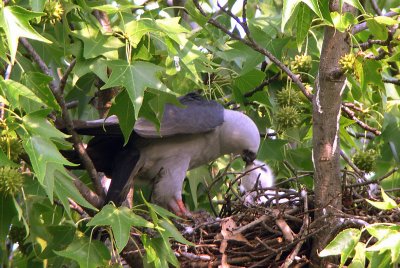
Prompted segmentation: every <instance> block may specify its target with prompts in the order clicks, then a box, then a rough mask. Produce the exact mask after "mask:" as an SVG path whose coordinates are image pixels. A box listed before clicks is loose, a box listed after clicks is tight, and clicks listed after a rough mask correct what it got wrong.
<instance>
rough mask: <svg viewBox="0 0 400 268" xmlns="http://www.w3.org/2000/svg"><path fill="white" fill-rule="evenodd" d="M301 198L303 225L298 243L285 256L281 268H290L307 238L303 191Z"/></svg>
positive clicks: (304, 191)
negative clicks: (305, 237)
mask: <svg viewBox="0 0 400 268" xmlns="http://www.w3.org/2000/svg"><path fill="white" fill-rule="evenodd" d="M301 196H302V198H303V203H304V216H303V225H302V226H301V229H300V232H299V234H298V237H299V238H300V241H299V242H298V243H297V245H296V246H295V247H294V249H293V250H292V252H291V253H290V254H289V256H287V258H286V260H285V262H284V263H283V264H282V266H281V267H285V268H286V267H290V265H291V264H292V263H293V261H294V258H295V257H296V256H297V255H298V254H299V251H300V249H301V247H302V245H303V243H304V241H305V240H303V239H302V238H303V237H304V236H307V234H308V227H309V224H310V217H309V215H308V199H307V192H306V190H305V189H303V190H301Z"/></svg>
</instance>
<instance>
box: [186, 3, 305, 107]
mask: <svg viewBox="0 0 400 268" xmlns="http://www.w3.org/2000/svg"><path fill="white" fill-rule="evenodd" d="M193 3H194V4H195V6H196V8H197V9H198V10H199V11H200V13H201V14H202V15H203V16H204V17H208V16H207V14H206V13H205V12H204V10H203V8H202V7H201V6H200V4H199V1H198V0H193ZM224 12H225V13H226V11H225V10H224ZM232 18H235V17H232ZM208 23H210V24H211V25H214V26H215V27H217V28H218V29H220V30H221V31H223V32H224V33H226V34H227V35H228V36H229V37H231V38H232V39H234V40H237V41H240V42H242V43H243V44H245V45H247V46H248V47H250V48H252V49H253V50H255V51H257V52H259V53H261V54H262V55H264V56H266V57H267V58H268V59H269V60H270V61H272V62H273V63H275V65H277V66H278V67H279V68H280V69H281V70H282V71H284V72H285V73H286V74H287V75H288V77H290V79H292V81H293V82H294V83H295V84H296V85H297V86H298V87H299V88H300V90H301V91H302V92H303V94H304V96H306V97H307V98H308V99H309V100H310V101H311V100H312V94H311V93H309V92H308V90H307V89H306V87H305V85H304V84H303V83H302V82H301V80H300V78H299V76H298V75H296V74H294V73H293V72H292V71H290V69H289V68H288V67H287V66H286V65H285V64H283V63H282V62H281V61H280V60H278V59H277V58H276V57H275V56H274V55H273V54H272V53H271V52H269V51H268V50H266V49H265V48H263V47H261V46H260V45H258V44H257V43H256V41H255V40H254V39H253V38H252V37H251V36H250V35H247V39H244V38H242V37H241V36H239V35H238V34H236V33H234V32H231V31H229V30H228V29H227V28H226V27H225V26H223V25H222V24H221V23H219V22H218V21H216V20H215V19H214V18H212V17H211V18H209V19H208ZM240 24H241V25H242V24H243V22H241V23H240ZM242 27H243V26H242ZM246 27H247V24H246Z"/></svg>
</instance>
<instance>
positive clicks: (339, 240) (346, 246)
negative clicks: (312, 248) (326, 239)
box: [318, 228, 361, 265]
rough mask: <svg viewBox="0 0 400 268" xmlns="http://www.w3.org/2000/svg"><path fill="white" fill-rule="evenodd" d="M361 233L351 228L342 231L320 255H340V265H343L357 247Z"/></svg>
mask: <svg viewBox="0 0 400 268" xmlns="http://www.w3.org/2000/svg"><path fill="white" fill-rule="evenodd" d="M360 236H361V231H360V230H358V229H354V228H349V229H346V230H343V231H341V232H340V233H339V234H338V235H337V236H336V237H335V238H334V239H333V240H332V241H331V242H330V243H329V244H328V245H327V246H326V247H325V248H324V249H323V250H322V251H321V252H320V253H319V254H318V255H319V256H320V257H327V256H332V255H339V254H340V264H341V265H343V264H344V263H345V262H346V260H347V258H348V257H349V256H350V254H351V252H352V251H353V249H354V247H355V246H356V245H357V243H358V241H359V239H360Z"/></svg>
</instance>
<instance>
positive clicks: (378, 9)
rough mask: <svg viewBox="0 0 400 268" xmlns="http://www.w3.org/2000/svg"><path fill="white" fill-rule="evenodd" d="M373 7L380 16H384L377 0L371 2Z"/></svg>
mask: <svg viewBox="0 0 400 268" xmlns="http://www.w3.org/2000/svg"><path fill="white" fill-rule="evenodd" d="M370 2H371V6H372V8H373V9H374V11H375V12H376V14H378V15H379V16H382V10H381V9H380V8H379V6H378V3H377V2H376V1H375V0H370Z"/></svg>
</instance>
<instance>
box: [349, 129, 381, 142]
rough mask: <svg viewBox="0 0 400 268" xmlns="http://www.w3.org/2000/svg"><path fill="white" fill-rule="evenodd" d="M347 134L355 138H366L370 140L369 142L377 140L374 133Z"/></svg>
mask: <svg viewBox="0 0 400 268" xmlns="http://www.w3.org/2000/svg"><path fill="white" fill-rule="evenodd" d="M347 133H349V135H350V136H353V137H354V138H358V139H359V138H364V139H368V140H373V139H374V138H375V135H374V134H373V133H370V132H365V133H353V132H351V131H348V132H347Z"/></svg>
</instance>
